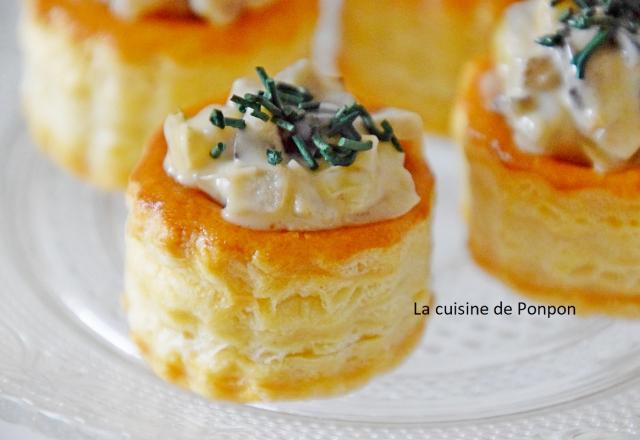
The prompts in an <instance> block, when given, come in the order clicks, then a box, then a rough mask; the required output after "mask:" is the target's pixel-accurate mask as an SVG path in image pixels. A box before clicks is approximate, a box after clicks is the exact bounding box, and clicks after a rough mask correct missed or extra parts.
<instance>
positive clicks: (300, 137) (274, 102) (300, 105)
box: [209, 67, 402, 170]
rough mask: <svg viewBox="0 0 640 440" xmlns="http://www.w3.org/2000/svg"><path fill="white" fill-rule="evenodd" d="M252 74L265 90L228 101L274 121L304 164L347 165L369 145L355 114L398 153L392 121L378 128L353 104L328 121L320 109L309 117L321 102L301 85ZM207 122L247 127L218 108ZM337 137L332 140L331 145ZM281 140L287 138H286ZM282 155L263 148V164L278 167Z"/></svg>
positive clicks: (219, 151)
mask: <svg viewBox="0 0 640 440" xmlns="http://www.w3.org/2000/svg"><path fill="white" fill-rule="evenodd" d="M256 72H257V74H258V77H259V78H260V81H261V82H262V85H263V87H264V90H260V91H258V92H256V93H245V94H244V97H241V96H238V95H233V96H232V97H231V98H230V101H231V102H232V103H234V104H235V105H236V106H237V107H238V110H239V111H240V112H242V113H246V112H247V111H248V110H250V112H249V115H250V116H253V117H255V118H258V119H260V120H262V121H263V122H264V123H273V124H275V125H276V126H277V127H278V128H280V129H281V130H283V131H284V132H286V134H285V133H281V136H282V138H283V141H284V143H285V145H286V148H289V149H293V146H295V149H294V150H293V151H287V150H286V149H285V152H286V153H287V154H289V155H294V156H298V157H299V159H301V160H302V162H303V163H304V164H305V165H306V166H307V168H309V169H311V170H315V169H317V168H318V162H317V161H316V158H317V159H324V160H325V161H326V162H328V163H329V164H331V165H333V166H349V165H351V164H352V163H353V162H354V161H355V160H356V156H357V154H358V153H359V152H360V151H366V150H369V149H371V148H372V147H373V142H371V141H362V135H361V134H360V133H359V132H358V130H356V127H355V126H354V123H355V121H356V120H357V119H358V118H361V119H362V122H363V124H364V126H365V128H366V130H367V132H368V133H370V134H373V135H375V136H377V137H378V138H379V139H380V141H383V142H391V143H392V144H393V146H394V147H395V148H396V149H397V150H398V151H402V147H401V146H400V142H398V139H397V138H396V136H395V134H394V132H393V128H392V127H391V124H390V123H389V122H388V121H382V123H381V124H380V127H378V126H377V125H376V123H375V122H374V120H373V118H372V117H371V115H370V114H369V112H368V111H367V110H366V109H365V108H364V107H363V106H362V105H360V104H357V103H354V104H350V105H346V106H344V107H341V108H340V109H338V111H336V113H335V114H334V115H333V117H331V118H329V119H328V118H327V115H326V114H325V113H323V114H322V115H317V116H314V113H317V112H319V109H320V107H321V105H320V102H318V101H314V99H313V95H312V94H311V93H310V92H309V91H308V90H307V89H306V88H304V87H301V86H297V85H293V84H288V83H284V82H278V81H276V80H275V79H274V78H271V77H269V75H268V74H267V72H266V71H265V70H264V69H263V68H262V67H257V68H256ZM327 119H328V120H327ZM210 120H211V123H212V124H213V125H215V126H217V127H219V128H225V127H227V126H229V127H233V128H237V129H240V130H242V129H245V128H246V123H245V121H244V119H242V118H228V117H225V116H224V114H223V113H222V111H220V110H218V109H215V110H213V111H212V113H211V116H210ZM336 138H339V139H338V141H337V144H336V143H334V142H335V139H336ZM285 139H290V140H291V142H288V141H285ZM291 143H292V144H293V146H291ZM224 149H225V145H224V143H222V142H220V143H219V144H218V145H216V146H215V147H213V148H212V149H211V151H210V152H209V154H210V155H211V157H212V158H214V159H216V158H218V157H220V155H221V154H222V152H223V151H224ZM283 153H284V152H282V151H278V150H275V149H273V148H269V149H267V150H266V156H267V162H268V163H269V164H271V165H278V164H279V163H281V162H282V160H283Z"/></svg>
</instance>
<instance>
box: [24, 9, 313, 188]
mask: <svg viewBox="0 0 640 440" xmlns="http://www.w3.org/2000/svg"><path fill="white" fill-rule="evenodd" d="M278 3H284V4H282V5H278ZM293 3H296V2H292V1H290V0H282V1H281V2H276V5H277V6H273V8H271V9H269V8H268V9H265V10H259V11H256V12H255V13H253V15H251V16H248V17H244V18H241V19H239V21H240V23H237V26H238V27H239V28H238V27H234V26H230V27H226V28H216V27H214V26H209V25H206V24H204V23H202V22H200V21H197V20H194V19H189V18H173V19H172V18H166V17H151V18H148V19H145V20H141V21H134V22H124V21H122V20H119V19H117V18H115V17H113V16H112V15H111V14H109V13H108V11H107V10H106V6H105V5H103V4H101V3H99V2H97V1H96V0H85V1H83V2H77V1H73V0H27V1H25V2H24V11H23V16H22V21H21V31H20V33H21V41H22V48H23V53H24V78H23V84H22V91H23V101H24V106H25V111H26V116H27V122H28V125H29V127H30V130H31V132H32V133H33V136H34V138H35V140H36V142H37V143H38V144H39V145H40V146H41V147H42V149H43V150H44V151H45V152H47V153H48V154H49V155H50V156H51V157H52V158H53V159H54V161H56V162H57V163H59V164H60V165H61V166H63V167H64V168H66V169H68V170H70V171H72V172H73V173H74V174H76V175H78V176H80V177H82V178H84V179H86V180H88V181H90V182H91V183H93V184H95V185H98V186H100V187H103V188H108V189H117V188H122V187H124V186H125V185H126V182H127V179H128V176H129V174H130V172H131V170H132V169H133V166H134V165H135V163H136V161H137V160H138V158H139V156H140V153H141V148H142V147H141V146H142V145H143V144H144V141H145V140H146V138H147V137H148V136H149V135H150V134H151V132H152V131H153V129H154V128H155V127H157V126H158V125H159V124H160V123H161V122H162V119H163V118H164V117H165V116H166V115H167V114H168V113H170V112H172V111H176V110H177V109H178V108H181V107H188V106H190V105H193V104H196V103H198V102H201V101H202V100H203V99H206V98H210V97H214V98H216V97H221V96H225V95H226V94H227V92H228V90H229V88H230V85H231V83H232V82H233V80H234V79H235V78H238V77H241V76H244V75H246V74H248V73H250V72H251V71H252V69H253V67H255V66H256V65H264V66H265V67H266V68H267V69H269V70H271V71H278V70H280V69H282V68H284V67H286V66H287V65H289V64H290V63H291V62H293V61H295V60H297V59H298V58H300V57H304V56H306V55H307V54H308V52H309V47H310V40H311V37H312V35H313V31H314V27H315V20H316V16H317V10H316V5H315V2H312V1H308V0H305V1H302V2H298V6H292V4H293ZM287 6H288V9H283V8H284V7H287ZM303 6H304V8H303ZM302 10H304V11H305V12H304V13H301V11H302ZM272 14H279V16H278V17H277V18H276V17H274V16H272ZM294 14H297V15H298V16H297V17H295V16H294ZM261 15H262V16H263V17H262V18H263V20H262V21H261V20H260V16H261ZM245 22H246V23H245ZM261 23H262V24H261ZM276 23H279V25H280V26H284V27H287V26H289V30H290V34H289V37H288V38H286V39H285V38H283V37H282V36H280V35H278V33H277V32H276V33H275V34H273V35H272V34H270V33H269V32H267V29H268V27H269V28H271V27H273V26H275V24H276ZM292 23H295V25H291V24H292ZM248 25H251V26H248ZM245 27H247V29H245ZM238 32H240V33H242V34H243V35H242V36H237V35H236V34H237V33H238ZM270 35H272V36H271V37H270ZM210 39H212V40H216V43H210V42H209V40H210ZM218 40H222V41H218ZM251 41H252V42H253V43H251Z"/></svg>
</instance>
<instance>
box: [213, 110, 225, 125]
mask: <svg viewBox="0 0 640 440" xmlns="http://www.w3.org/2000/svg"><path fill="white" fill-rule="evenodd" d="M209 120H210V121H211V123H212V124H213V125H215V126H216V127H218V128H224V127H225V124H224V115H223V114H222V112H221V111H220V110H218V109H217V108H216V109H213V111H212V112H211V116H210V117H209Z"/></svg>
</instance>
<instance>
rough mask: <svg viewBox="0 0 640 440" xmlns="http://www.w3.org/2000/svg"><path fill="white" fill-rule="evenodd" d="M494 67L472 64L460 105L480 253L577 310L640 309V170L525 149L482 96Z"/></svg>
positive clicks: (527, 288) (472, 239)
mask: <svg viewBox="0 0 640 440" xmlns="http://www.w3.org/2000/svg"><path fill="white" fill-rule="evenodd" d="M491 68H492V66H491V63H489V62H488V61H477V62H475V63H473V65H471V66H470V67H469V69H468V71H467V74H466V75H465V80H464V84H463V88H462V92H461V97H460V100H459V102H458V103H457V110H456V113H457V115H456V119H457V129H456V132H457V137H458V139H459V141H460V143H461V144H462V145H463V146H464V151H465V155H466V159H467V164H468V181H469V182H468V183H469V184H468V189H469V195H468V196H469V197H468V219H469V246H470V249H471V252H472V254H473V256H474V257H475V259H476V260H477V261H478V262H479V263H480V264H481V265H482V266H483V267H485V268H486V269H488V270H489V271H490V272H492V273H494V274H496V275H497V276H498V277H500V278H502V279H503V280H505V281H507V282H508V283H511V284H513V285H514V286H516V287H517V288H518V289H520V290H521V291H522V292H524V293H526V294H528V295H531V296H533V297H534V298H538V299H541V300H544V301H547V302H552V303H562V304H567V303H569V304H573V305H576V308H577V311H578V313H611V314H616V315H626V316H638V315H639V314H640V234H638V232H639V231H640V220H639V219H640V169H638V168H637V167H635V168H630V169H627V170H623V171H617V172H607V173H599V172H597V171H595V170H594V169H593V168H591V167H588V166H583V165H577V164H573V163H570V162H566V161H562V160H558V159H556V158H553V157H551V156H545V155H538V154H531V153H525V152H522V151H521V150H520V149H519V148H518V147H517V145H516V144H515V142H514V139H513V134H512V131H511V128H510V127H509V126H508V124H507V122H506V120H505V118H504V117H503V116H502V115H501V114H499V113H497V112H494V111H492V110H490V109H488V108H487V106H486V103H485V101H484V97H483V96H482V85H481V83H482V81H483V78H484V75H485V74H486V73H487V72H489V71H490V70H491Z"/></svg>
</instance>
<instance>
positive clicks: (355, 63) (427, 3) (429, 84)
mask: <svg viewBox="0 0 640 440" xmlns="http://www.w3.org/2000/svg"><path fill="white" fill-rule="evenodd" d="M513 1H514V0H456V1H453V0H446V1H441V0H400V1H398V0H379V1H371V0H349V1H346V2H344V10H343V16H342V27H343V29H342V34H343V37H342V46H341V49H340V53H339V67H340V70H341V73H342V74H343V75H344V79H345V82H346V85H347V88H349V89H350V90H351V91H352V92H353V93H354V94H355V95H356V96H357V97H358V98H359V99H360V100H361V101H363V102H364V103H365V104H367V105H369V106H372V107H379V106H381V105H390V106H395V107H400V108H404V109H408V110H411V111H414V112H416V113H418V114H420V116H422V119H423V121H424V125H425V128H426V129H427V130H428V131H433V132H438V133H445V134H446V133H447V132H448V129H449V116H450V112H451V108H452V103H453V101H454V98H455V90H456V86H457V84H458V77H459V73H460V70H461V69H462V66H463V64H464V63H465V62H466V61H468V60H469V59H470V57H473V56H475V55H477V54H478V53H480V52H482V51H484V50H487V49H488V48H489V43H490V38H488V35H489V34H490V32H491V31H492V29H493V28H494V26H495V24H496V21H497V19H498V18H499V16H500V13H501V12H502V10H503V9H504V8H505V7H506V6H507V5H508V4H510V3H512V2H513Z"/></svg>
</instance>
